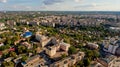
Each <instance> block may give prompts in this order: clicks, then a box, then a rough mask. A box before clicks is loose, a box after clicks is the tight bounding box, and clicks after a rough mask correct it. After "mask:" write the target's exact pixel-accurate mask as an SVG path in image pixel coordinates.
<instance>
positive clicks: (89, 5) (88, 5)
mask: <svg viewBox="0 0 120 67" xmlns="http://www.w3.org/2000/svg"><path fill="white" fill-rule="evenodd" d="M97 6H100V5H97V4H96V3H92V4H86V5H78V6H75V7H74V8H93V7H97Z"/></svg>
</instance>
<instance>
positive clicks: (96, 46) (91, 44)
mask: <svg viewBox="0 0 120 67" xmlns="http://www.w3.org/2000/svg"><path fill="white" fill-rule="evenodd" d="M86 46H87V47H89V48H90V49H98V47H99V46H98V44H95V43H87V44H86Z"/></svg>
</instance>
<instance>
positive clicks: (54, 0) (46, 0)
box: [43, 0, 64, 5]
mask: <svg viewBox="0 0 120 67" xmlns="http://www.w3.org/2000/svg"><path fill="white" fill-rule="evenodd" d="M61 2H64V0H44V1H43V3H44V4H45V5H53V4H56V3H61Z"/></svg>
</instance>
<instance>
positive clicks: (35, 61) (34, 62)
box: [22, 55, 45, 67]
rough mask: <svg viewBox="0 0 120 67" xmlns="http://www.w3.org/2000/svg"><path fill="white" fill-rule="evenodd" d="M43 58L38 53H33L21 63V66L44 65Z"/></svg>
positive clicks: (33, 66) (36, 66)
mask: <svg viewBox="0 0 120 67" xmlns="http://www.w3.org/2000/svg"><path fill="white" fill-rule="evenodd" d="M44 63H45V60H44V59H43V58H41V57H40V56H39V55H35V56H33V57H30V58H29V59H28V60H26V61H25V62H23V63H22V66H23V67H38V66H42V65H44Z"/></svg>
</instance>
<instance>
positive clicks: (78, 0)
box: [74, 0, 82, 2]
mask: <svg viewBox="0 0 120 67" xmlns="http://www.w3.org/2000/svg"><path fill="white" fill-rule="evenodd" d="M74 1H75V2H81V1H82V0H74Z"/></svg>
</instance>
